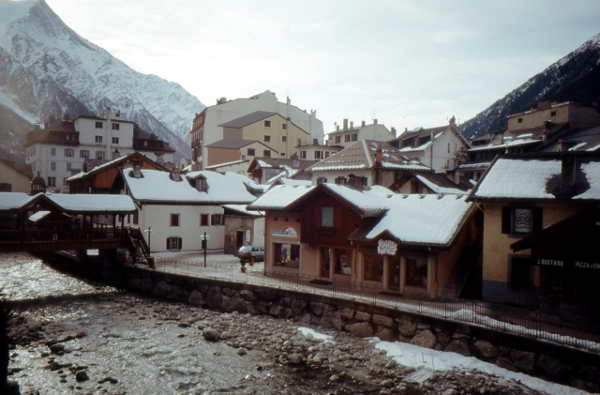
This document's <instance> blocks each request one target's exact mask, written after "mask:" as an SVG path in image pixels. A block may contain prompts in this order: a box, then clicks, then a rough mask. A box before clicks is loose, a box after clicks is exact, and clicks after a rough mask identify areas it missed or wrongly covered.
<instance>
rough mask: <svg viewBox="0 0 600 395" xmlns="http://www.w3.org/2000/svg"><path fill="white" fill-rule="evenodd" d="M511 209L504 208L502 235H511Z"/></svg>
mask: <svg viewBox="0 0 600 395" xmlns="http://www.w3.org/2000/svg"><path fill="white" fill-rule="evenodd" d="M511 211H512V210H511V208H510V207H502V233H511V230H510V214H511Z"/></svg>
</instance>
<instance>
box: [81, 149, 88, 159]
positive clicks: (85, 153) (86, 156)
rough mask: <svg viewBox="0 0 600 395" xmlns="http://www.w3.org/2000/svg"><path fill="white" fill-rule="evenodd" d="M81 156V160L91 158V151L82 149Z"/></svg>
mask: <svg viewBox="0 0 600 395" xmlns="http://www.w3.org/2000/svg"><path fill="white" fill-rule="evenodd" d="M79 156H80V157H81V158H84V159H87V158H89V157H90V151H88V150H86V149H82V150H81V151H79Z"/></svg>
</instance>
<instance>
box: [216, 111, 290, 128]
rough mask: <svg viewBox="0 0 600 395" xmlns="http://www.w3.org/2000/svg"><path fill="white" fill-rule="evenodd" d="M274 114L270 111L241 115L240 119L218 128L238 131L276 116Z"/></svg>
mask: <svg viewBox="0 0 600 395" xmlns="http://www.w3.org/2000/svg"><path fill="white" fill-rule="evenodd" d="M277 114H278V113H276V112H270V111H254V112H251V113H250V114H246V115H242V116H241V117H238V118H235V119H232V120H231V121H227V122H225V123H222V124H220V125H219V126H220V127H223V128H232V129H240V128H243V127H245V126H248V125H252V124H253V123H256V122H258V121H262V120H263V119H265V118H269V117H270V116H273V115H277Z"/></svg>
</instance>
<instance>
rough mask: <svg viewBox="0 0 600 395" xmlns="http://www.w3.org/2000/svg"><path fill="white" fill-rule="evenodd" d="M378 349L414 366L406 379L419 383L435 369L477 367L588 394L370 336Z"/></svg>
mask: <svg viewBox="0 0 600 395" xmlns="http://www.w3.org/2000/svg"><path fill="white" fill-rule="evenodd" d="M372 341H373V342H374V343H375V347H376V348H377V349H380V350H383V351H385V352H386V353H387V355H388V356H390V357H391V358H393V359H394V361H396V362H397V363H399V364H400V365H404V366H408V367H412V368H415V369H416V371H415V372H414V373H412V374H411V375H410V376H408V377H407V379H409V380H412V381H416V382H419V383H422V382H423V381H425V380H427V379H428V378H430V377H431V376H432V375H433V373H434V372H435V371H447V370H452V369H455V368H456V369H460V370H471V369H473V370H478V371H480V372H483V373H488V374H493V375H496V376H499V377H502V378H505V379H512V380H516V381H519V382H521V383H523V384H524V385H526V386H528V387H529V388H532V389H535V390H537V391H542V392H545V393H548V394H557V395H558V394H587V392H585V391H581V390H578V389H575V388H571V387H567V386H564V385H560V384H555V383H551V382H548V381H544V380H542V379H539V378H536V377H532V376H529V375H526V374H523V373H519V372H513V371H510V370H507V369H504V368H501V367H499V366H496V365H493V364H491V363H488V362H484V361H481V360H479V359H477V358H474V357H465V356H464V355H461V354H456V353H453V352H443V351H437V350H431V349H429V348H424V347H419V346H416V345H414V344H409V343H402V342H387V341H381V340H379V339H378V338H376V337H375V338H372Z"/></svg>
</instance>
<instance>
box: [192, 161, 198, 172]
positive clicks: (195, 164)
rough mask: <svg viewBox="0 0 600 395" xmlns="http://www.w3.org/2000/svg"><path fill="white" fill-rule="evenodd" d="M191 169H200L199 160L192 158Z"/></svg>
mask: <svg viewBox="0 0 600 395" xmlns="http://www.w3.org/2000/svg"><path fill="white" fill-rule="evenodd" d="M191 169H192V171H198V170H200V162H198V161H197V160H193V161H192V167H191Z"/></svg>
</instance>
